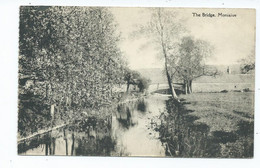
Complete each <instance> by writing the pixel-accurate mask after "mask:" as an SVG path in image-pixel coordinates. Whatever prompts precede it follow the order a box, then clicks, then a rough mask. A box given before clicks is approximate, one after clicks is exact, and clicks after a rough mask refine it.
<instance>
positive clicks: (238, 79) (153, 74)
mask: <svg viewBox="0 0 260 168" xmlns="http://www.w3.org/2000/svg"><path fill="white" fill-rule="evenodd" d="M209 66H210V67H215V68H216V69H217V70H218V71H219V72H220V73H221V74H222V75H220V76H217V77H216V78H215V77H208V76H202V77H200V78H198V79H196V80H194V82H196V83H225V82H228V83H233V82H235V83H252V82H253V83H254V75H253V74H251V75H242V74H240V66H239V64H234V65H209ZM228 68H229V70H231V73H230V74H228V73H227V69H228ZM137 71H138V72H139V73H140V74H141V75H142V76H144V77H145V78H148V79H150V80H151V81H152V84H157V83H160V84H162V83H167V79H166V75H165V72H164V71H163V68H149V69H137Z"/></svg>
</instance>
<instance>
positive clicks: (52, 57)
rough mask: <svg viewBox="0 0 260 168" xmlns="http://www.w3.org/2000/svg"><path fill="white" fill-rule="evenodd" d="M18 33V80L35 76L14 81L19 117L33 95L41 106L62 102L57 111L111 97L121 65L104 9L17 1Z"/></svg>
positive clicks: (97, 103) (113, 31)
mask: <svg viewBox="0 0 260 168" xmlns="http://www.w3.org/2000/svg"><path fill="white" fill-rule="evenodd" d="M19 35H20V37H19V77H20V81H22V80H24V79H25V78H28V79H31V80H34V81H35V82H34V85H32V87H31V88H28V89H25V87H24V86H23V85H22V82H20V85H19V93H20V94H19V98H20V99H19V100H20V101H19V119H21V120H19V121H21V122H19V123H25V122H23V121H22V120H23V118H24V117H26V116H28V114H27V113H28V108H32V107H33V106H36V104H35V103H34V102H33V101H32V100H33V99H34V97H37V98H38V99H39V101H37V102H40V103H41V104H42V107H44V109H45V111H48V110H49V109H51V106H53V105H56V106H59V107H62V108H63V107H66V108H67V109H66V110H62V111H63V113H66V112H70V111H71V110H72V111H82V109H83V108H88V107H92V108H98V107H99V106H101V105H104V104H107V103H111V100H112V99H111V98H112V97H113V94H114V93H113V92H112V89H113V87H114V85H115V84H117V83H119V82H120V81H123V73H122V69H124V67H123V66H124V65H123V64H122V62H123V61H122V57H121V52H120V49H119V48H118V42H119V38H120V37H119V35H118V34H117V33H116V24H115V22H114V18H113V15H112V14H111V12H110V11H109V9H107V8H89V7H21V8H20V32H19ZM25 98H26V100H25ZM26 102H27V103H28V102H29V104H30V106H26V107H25V105H26ZM37 106H39V105H38V104H37ZM31 111H32V112H33V113H43V111H44V110H35V109H31ZM19 128H21V127H19Z"/></svg>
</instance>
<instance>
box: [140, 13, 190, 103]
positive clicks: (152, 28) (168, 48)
mask: <svg viewBox="0 0 260 168" xmlns="http://www.w3.org/2000/svg"><path fill="white" fill-rule="evenodd" d="M149 11H150V19H149V21H148V22H147V24H146V25H144V26H141V28H140V30H139V34H144V35H146V37H148V38H149V39H150V42H152V43H153V44H154V45H155V48H156V49H157V50H158V54H159V55H160V56H161V57H162V58H163V59H164V68H165V75H166V78H167V81H168V85H169V88H170V92H171V94H172V97H173V99H175V100H178V97H177V95H176V92H175V90H174V86H173V83H172V81H173V76H171V75H170V64H169V59H170V57H175V54H176V50H177V42H178V41H179V39H180V37H181V36H182V34H183V32H185V28H184V26H183V25H182V24H181V22H180V21H179V18H178V14H177V13H176V12H175V11H173V10H172V9H166V8H165V9H164V8H153V9H150V10H149ZM178 101H179V100H178Z"/></svg>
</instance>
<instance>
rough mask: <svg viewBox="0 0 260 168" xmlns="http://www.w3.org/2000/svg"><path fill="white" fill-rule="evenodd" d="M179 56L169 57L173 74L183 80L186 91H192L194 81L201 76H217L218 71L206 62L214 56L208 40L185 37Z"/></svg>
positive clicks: (180, 46)
mask: <svg viewBox="0 0 260 168" xmlns="http://www.w3.org/2000/svg"><path fill="white" fill-rule="evenodd" d="M178 48H179V49H178V50H179V51H178V57H176V56H175V57H173V58H172V59H169V60H170V61H169V62H170V65H171V66H170V68H171V71H170V72H171V75H175V76H176V77H177V78H178V79H180V80H183V83H184V88H185V93H186V94H187V93H192V81H193V80H194V79H196V78H199V77H201V76H215V75H217V74H218V71H217V70H216V69H214V68H211V67H209V66H207V65H206V64H205V60H206V59H207V58H208V57H211V56H212V53H213V47H212V46H211V45H210V44H209V43H208V42H206V41H203V40H195V39H194V38H193V37H191V36H186V37H183V38H182V40H181V43H180V44H179V47H178Z"/></svg>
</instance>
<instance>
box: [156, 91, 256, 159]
mask: <svg viewBox="0 0 260 168" xmlns="http://www.w3.org/2000/svg"><path fill="white" fill-rule="evenodd" d="M180 98H181V103H180V104H176V103H174V101H172V99H169V100H167V101H166V109H165V111H164V112H163V113H162V114H161V116H160V120H161V124H160V125H159V127H158V131H159V132H160V139H161V141H162V142H163V143H165V144H166V154H167V155H168V156H170V157H195V158H201V157H203V158H251V157H253V146H254V141H253V139H254V138H253V137H254V110H253V109H254V108H253V102H254V93H252V92H227V93H193V94H190V95H181V96H180Z"/></svg>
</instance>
